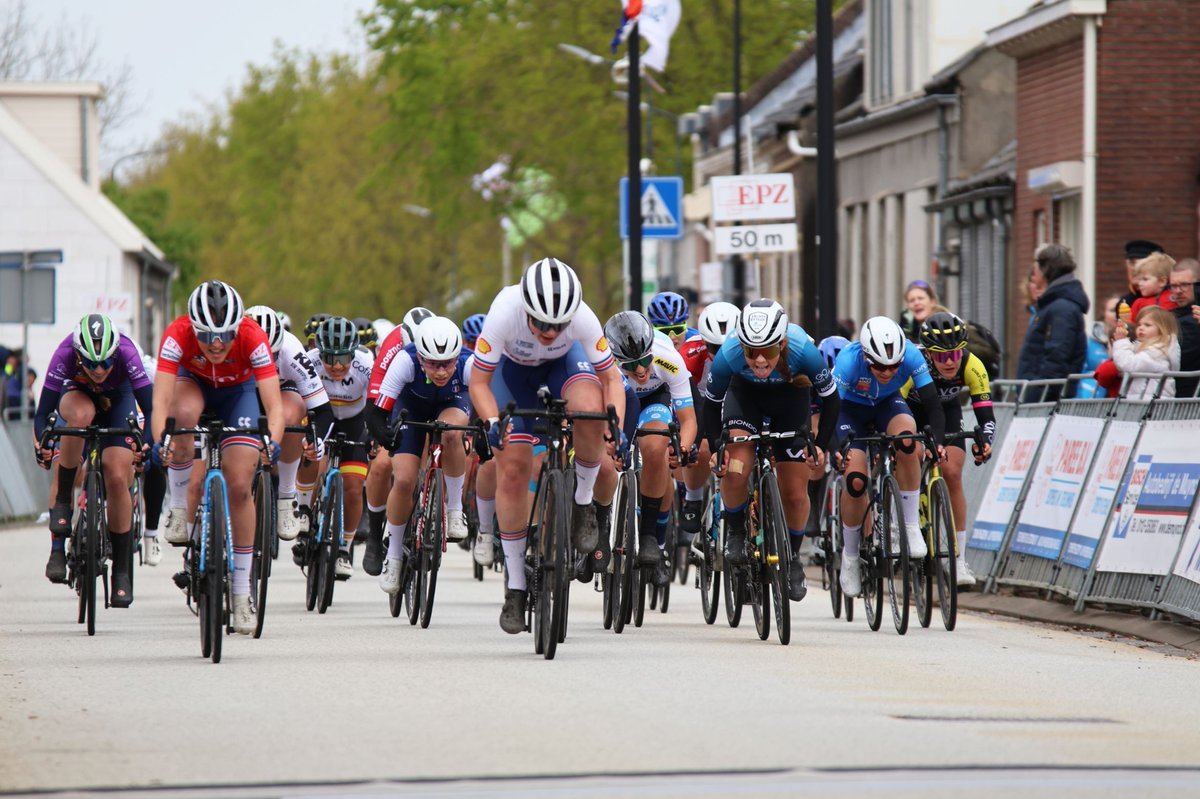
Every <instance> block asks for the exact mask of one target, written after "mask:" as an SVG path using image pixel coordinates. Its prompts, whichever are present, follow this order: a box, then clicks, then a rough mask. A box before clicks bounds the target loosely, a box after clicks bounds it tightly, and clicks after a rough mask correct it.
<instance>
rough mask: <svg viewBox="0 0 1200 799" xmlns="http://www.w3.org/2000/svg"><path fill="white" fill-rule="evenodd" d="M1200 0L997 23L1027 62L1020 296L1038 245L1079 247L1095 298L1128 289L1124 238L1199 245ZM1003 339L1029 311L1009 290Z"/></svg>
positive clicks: (1042, 7) (1091, 7)
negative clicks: (1198, 43) (1199, 93)
mask: <svg viewBox="0 0 1200 799" xmlns="http://www.w3.org/2000/svg"><path fill="white" fill-rule="evenodd" d="M1197 32H1200V3H1198V2H1195V1H1194V0H1053V1H1052V2H1046V1H1045V0H1043V2H1041V3H1038V4H1037V5H1036V6H1034V7H1033V8H1032V9H1030V10H1029V11H1028V12H1027V13H1026V14H1024V15H1023V16H1021V17H1018V18H1016V19H1014V20H1012V21H1010V22H1008V23H1006V24H1004V25H1002V26H1000V27H998V28H994V29H993V30H991V31H990V32H989V35H988V43H989V44H990V45H992V46H994V47H996V48H998V49H999V50H1000V51H1001V52H1004V53H1006V54H1008V55H1010V56H1012V57H1013V58H1014V59H1016V62H1017V125H1016V127H1017V162H1016V163H1017V168H1016V191H1017V196H1016V209H1015V213H1014V217H1013V230H1012V235H1013V246H1014V250H1015V254H1016V258H1015V266H1014V270H1013V274H1012V275H1011V276H1010V284H1009V288H1010V296H1014V297H1019V296H1020V292H1021V287H1022V284H1023V282H1024V277H1025V274H1026V272H1027V270H1028V266H1029V264H1030V262H1031V260H1032V254H1033V252H1034V250H1035V249H1036V247H1037V246H1038V245H1040V244H1043V243H1046V242H1049V241H1057V242H1060V243H1063V244H1065V245H1067V246H1069V247H1071V248H1072V249H1073V250H1074V252H1075V254H1076V257H1077V260H1078V262H1079V274H1080V278H1081V279H1082V280H1083V282H1084V286H1085V288H1086V289H1087V292H1088V295H1089V296H1090V297H1091V299H1092V305H1093V309H1095V307H1096V306H1097V305H1098V304H1099V303H1098V299H1100V298H1103V297H1105V296H1108V295H1110V294H1113V293H1117V292H1119V291H1121V290H1123V288H1124V283H1125V274H1124V267H1123V257H1124V256H1123V244H1124V242H1125V241H1126V240H1128V239H1134V238H1149V239H1153V240H1155V241H1158V242H1159V243H1161V244H1162V245H1163V246H1164V247H1165V248H1166V249H1167V251H1168V252H1170V253H1171V254H1172V255H1174V256H1175V257H1184V256H1194V255H1195V254H1196V253H1197V250H1198V246H1197V211H1198V207H1197V201H1198V199H1200V190H1198V185H1197V183H1198V175H1200V106H1198V105H1197V104H1196V103H1195V102H1194V97H1193V95H1194V92H1195V88H1194V87H1195V86H1196V85H1197V84H1198V82H1200V55H1197V54H1196V52H1195V47H1194V44H1195V38H1196V34H1197ZM1012 305H1013V306H1014V311H1013V313H1014V315H1015V320H1014V321H1015V324H1013V325H1011V326H1010V328H1009V330H1010V334H1009V336H1008V341H1007V344H1008V346H1009V347H1010V348H1012V350H1013V351H1015V348H1018V347H1020V344H1021V336H1020V332H1021V331H1022V330H1024V324H1023V322H1024V320H1025V319H1026V318H1027V315H1026V314H1025V311H1024V308H1023V307H1017V306H1021V305H1022V304H1021V303H1013V304H1012Z"/></svg>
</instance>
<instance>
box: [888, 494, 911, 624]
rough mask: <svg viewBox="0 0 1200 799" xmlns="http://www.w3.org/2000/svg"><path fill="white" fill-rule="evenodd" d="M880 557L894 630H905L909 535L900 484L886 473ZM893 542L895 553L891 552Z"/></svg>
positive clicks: (907, 602)
mask: <svg viewBox="0 0 1200 799" xmlns="http://www.w3.org/2000/svg"><path fill="white" fill-rule="evenodd" d="M882 526H883V530H882V533H883V557H884V561H883V564H884V569H883V574H884V577H886V578H887V584H888V603H889V604H890V605H891V608H892V623H893V624H895V625H896V632H897V633H899V634H900V635H904V634H905V633H906V632H908V612H909V609H908V604H909V598H910V597H909V593H910V591H909V575H908V570H909V563H908V535H907V533H906V530H905V526H904V509H903V508H901V507H900V487H899V486H898V485H896V478H894V477H892V476H891V475H888V477H886V478H885V479H884V481H883V525H882ZM893 538H894V539H895V541H893V540H892V539H893ZM893 546H894V547H895V548H896V549H897V550H898V553H893V551H892V549H893Z"/></svg>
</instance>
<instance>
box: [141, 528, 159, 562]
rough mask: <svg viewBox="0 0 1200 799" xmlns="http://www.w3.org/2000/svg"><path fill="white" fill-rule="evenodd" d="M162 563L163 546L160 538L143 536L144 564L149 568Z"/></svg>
mask: <svg viewBox="0 0 1200 799" xmlns="http://www.w3.org/2000/svg"><path fill="white" fill-rule="evenodd" d="M160 561H162V545H161V544H159V543H158V536H156V535H155V536H149V535H143V536H142V563H145V564H146V565H147V566H157V565H158V564H159V562H160Z"/></svg>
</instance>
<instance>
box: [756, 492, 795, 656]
mask: <svg viewBox="0 0 1200 799" xmlns="http://www.w3.org/2000/svg"><path fill="white" fill-rule="evenodd" d="M760 510H761V512H762V514H763V515H762V520H763V521H764V522H765V523H766V524H765V526H764V529H763V544H764V545H765V546H766V547H767V550H766V552H767V557H766V563H765V564H764V568H765V569H766V572H767V575H768V577H769V580H767V581H764V584H763V589H764V591H765V590H766V582H770V584H771V606H772V609H773V610H774V611H775V634H776V636H777V637H778V638H779V643H780V644H782V645H783V646H787V645H788V643H790V642H791V640H792V609H791V598H790V597H789V596H788V580H789V579H790V574H789V572H790V570H791V565H792V559H791V554H790V553H789V550H790V549H791V547H790V542H789V541H788V532H787V522H786V521H785V520H784V515H783V502H782V501H781V500H780V498H779V483H778V482H777V480H776V478H775V475H774V473H768V474H767V475H766V476H765V477H764V478H763V481H762V500H761V508H760ZM764 599H765V594H764ZM764 610H765V608H764Z"/></svg>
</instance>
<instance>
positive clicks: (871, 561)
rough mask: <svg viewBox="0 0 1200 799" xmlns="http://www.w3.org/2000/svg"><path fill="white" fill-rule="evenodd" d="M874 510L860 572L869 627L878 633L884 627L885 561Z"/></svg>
mask: <svg viewBox="0 0 1200 799" xmlns="http://www.w3.org/2000/svg"><path fill="white" fill-rule="evenodd" d="M877 511H878V508H874V509H873V510H872V512H871V514H870V515H869V517H868V518H870V519H871V522H872V526H871V529H872V533H873V534H872V535H871V536H869V537H868V536H865V535H864V536H863V543H862V546H863V550H862V553H861V554H860V555H859V559H860V563H859V572H860V573H861V574H862V600H863V609H864V610H865V611H866V613H867V626H868V627H870V628H871V630H872V631H874V632H878V631H879V628H880V627H881V626H882V625H883V568H884V567H883V560H882V553H881V552H880V543H879V540H880V538H881V534H880V533H878V532H876V531H877V530H878V529H879V528H880V527H882V524H880V523H879V522H878V521H877V519H876V516H877V515H878V514H877Z"/></svg>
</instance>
